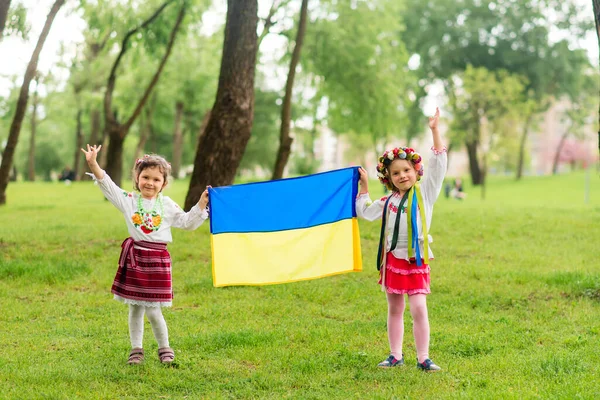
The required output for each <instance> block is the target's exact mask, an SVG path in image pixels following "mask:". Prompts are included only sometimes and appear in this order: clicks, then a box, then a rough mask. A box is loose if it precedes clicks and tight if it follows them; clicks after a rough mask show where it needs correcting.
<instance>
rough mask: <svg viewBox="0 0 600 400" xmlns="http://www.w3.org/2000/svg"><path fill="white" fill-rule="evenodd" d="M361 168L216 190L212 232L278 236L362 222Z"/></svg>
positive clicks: (211, 194)
mask: <svg viewBox="0 0 600 400" xmlns="http://www.w3.org/2000/svg"><path fill="white" fill-rule="evenodd" d="M358 180H359V173H358V167H351V168H344V169H339V170H335V171H329V172H323V173H320V174H314V175H307V176H303V177H299V178H290V179H281V180H276V181H268V182H257V183H247V184H243V185H233V186H224V187H218V188H210V189H209V190H208V193H209V199H210V210H211V213H210V215H211V216H210V231H211V233H212V234H218V233H231V232H274V231H282V230H289V229H301V228H309V227H313V226H317V225H322V224H328V223H331V222H336V221H340V220H343V219H347V218H352V217H356V210H355V208H354V201H355V198H356V194H357V192H358Z"/></svg>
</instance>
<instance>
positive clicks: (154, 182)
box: [136, 166, 166, 200]
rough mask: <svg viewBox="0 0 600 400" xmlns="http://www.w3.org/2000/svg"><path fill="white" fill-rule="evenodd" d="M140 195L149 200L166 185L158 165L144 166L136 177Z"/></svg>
mask: <svg viewBox="0 0 600 400" xmlns="http://www.w3.org/2000/svg"><path fill="white" fill-rule="evenodd" d="M136 183H137V187H138V188H139V190H140V193H141V194H142V197H143V198H145V199H148V200H151V199H153V198H155V197H156V196H158V194H159V193H160V191H161V190H163V188H164V187H165V185H166V181H165V176H164V174H163V172H162V171H161V170H160V168H159V167H157V166H153V167H147V168H144V169H143V170H142V171H141V172H140V174H139V175H138V177H137V179H136Z"/></svg>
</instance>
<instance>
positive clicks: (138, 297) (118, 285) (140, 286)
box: [111, 238, 173, 306]
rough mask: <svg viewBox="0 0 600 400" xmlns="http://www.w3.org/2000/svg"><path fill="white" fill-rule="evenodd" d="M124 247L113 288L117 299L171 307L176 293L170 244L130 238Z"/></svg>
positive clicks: (130, 302) (131, 302) (132, 302)
mask: <svg viewBox="0 0 600 400" xmlns="http://www.w3.org/2000/svg"><path fill="white" fill-rule="evenodd" d="M134 244H135V246H134ZM121 247H122V249H121V256H120V258H119V269H118V270H117V274H116V275H115V279H114V281H113V285H112V288H111V292H112V293H113V294H114V295H115V298H116V299H117V300H120V301H122V302H124V303H127V304H138V305H148V306H152V305H154V306H170V305H171V301H172V300H173V289H172V286H171V255H170V254H169V252H168V251H167V244H166V243H153V242H146V241H138V242H134V240H133V239H132V238H127V239H125V241H124V242H123V244H122V245H121Z"/></svg>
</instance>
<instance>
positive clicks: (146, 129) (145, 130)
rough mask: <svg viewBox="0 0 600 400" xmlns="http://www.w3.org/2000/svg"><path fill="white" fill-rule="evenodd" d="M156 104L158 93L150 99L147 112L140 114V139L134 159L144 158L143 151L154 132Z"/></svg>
mask: <svg viewBox="0 0 600 400" xmlns="http://www.w3.org/2000/svg"><path fill="white" fill-rule="evenodd" d="M155 106H156V93H155V94H154V95H153V96H152V100H151V101H150V104H149V105H148V107H146V109H145V112H144V113H142V115H141V116H140V140H139V141H138V144H137V147H136V149H135V154H134V155H133V158H134V161H135V160H137V159H138V158H142V155H143V154H142V153H144V149H145V148H146V143H147V142H148V138H149V137H150V132H152V118H153V116H154V107H155ZM153 153H154V151H153Z"/></svg>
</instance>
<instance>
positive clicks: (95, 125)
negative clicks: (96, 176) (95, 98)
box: [79, 109, 104, 181]
mask: <svg viewBox="0 0 600 400" xmlns="http://www.w3.org/2000/svg"><path fill="white" fill-rule="evenodd" d="M90 120H91V121H90V139H89V141H88V143H89V144H90V145H98V144H102V140H101V138H100V137H99V136H100V110H98V109H93V110H92V113H91V116H90ZM80 151H81V150H80ZM103 153H104V152H100V155H101V156H102V154H103ZM98 163H99V164H100V165H103V164H101V163H100V162H98ZM86 170H87V169H86V168H85V167H84V168H81V172H80V173H79V180H80V181H81V180H84V179H88V178H89V177H87V175H86V174H85V172H86ZM90 179H91V178H90Z"/></svg>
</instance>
